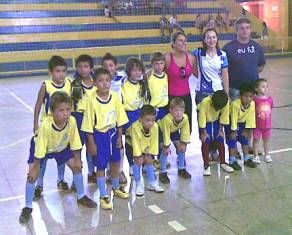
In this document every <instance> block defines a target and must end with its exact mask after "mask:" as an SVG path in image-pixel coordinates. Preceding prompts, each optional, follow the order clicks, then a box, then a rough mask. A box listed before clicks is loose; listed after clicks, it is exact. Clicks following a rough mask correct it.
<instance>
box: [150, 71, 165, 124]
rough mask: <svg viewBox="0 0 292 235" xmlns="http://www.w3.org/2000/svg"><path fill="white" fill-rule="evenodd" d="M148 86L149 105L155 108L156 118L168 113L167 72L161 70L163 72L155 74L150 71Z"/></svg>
mask: <svg viewBox="0 0 292 235" xmlns="http://www.w3.org/2000/svg"><path fill="white" fill-rule="evenodd" d="M148 88H149V91H150V97H151V99H150V105H152V106H153V107H154V108H156V109H157V114H156V119H157V120H160V119H162V118H163V117H164V116H165V115H166V114H167V113H168V109H167V105H168V77H167V73H165V72H163V74H161V75H157V74H155V73H154V72H152V73H151V75H150V77H149V78H148Z"/></svg>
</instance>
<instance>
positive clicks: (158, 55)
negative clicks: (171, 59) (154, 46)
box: [151, 51, 165, 64]
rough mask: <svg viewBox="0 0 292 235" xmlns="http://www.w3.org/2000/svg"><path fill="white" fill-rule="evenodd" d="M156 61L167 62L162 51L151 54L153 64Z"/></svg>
mask: <svg viewBox="0 0 292 235" xmlns="http://www.w3.org/2000/svg"><path fill="white" fill-rule="evenodd" d="M156 61H164V62H165V56H164V55H163V54H162V53H161V52H160V51H156V52H154V53H153V54H152V55H151V64H153V63H154V62H156Z"/></svg>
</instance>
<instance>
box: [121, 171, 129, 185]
mask: <svg viewBox="0 0 292 235" xmlns="http://www.w3.org/2000/svg"><path fill="white" fill-rule="evenodd" d="M119 180H120V185H123V186H125V185H127V182H128V181H127V178H126V176H125V174H124V172H123V171H122V172H121V173H120V179H119Z"/></svg>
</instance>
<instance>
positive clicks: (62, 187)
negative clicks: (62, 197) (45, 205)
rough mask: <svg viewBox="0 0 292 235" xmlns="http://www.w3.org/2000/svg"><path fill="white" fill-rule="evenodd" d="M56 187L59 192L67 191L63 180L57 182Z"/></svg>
mask: <svg viewBox="0 0 292 235" xmlns="http://www.w3.org/2000/svg"><path fill="white" fill-rule="evenodd" d="M57 187H58V189H61V190H69V186H68V183H67V182H66V181H64V180H61V181H59V182H58V183H57Z"/></svg>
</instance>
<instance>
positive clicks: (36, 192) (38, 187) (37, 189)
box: [33, 185, 43, 200]
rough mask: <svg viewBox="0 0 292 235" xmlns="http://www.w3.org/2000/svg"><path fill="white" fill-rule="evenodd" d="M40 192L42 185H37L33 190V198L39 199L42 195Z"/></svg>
mask: <svg viewBox="0 0 292 235" xmlns="http://www.w3.org/2000/svg"><path fill="white" fill-rule="evenodd" d="M42 192H43V187H42V186H39V185H37V186H36V188H35V190H34V197H33V200H39V199H40V198H41V196H42Z"/></svg>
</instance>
